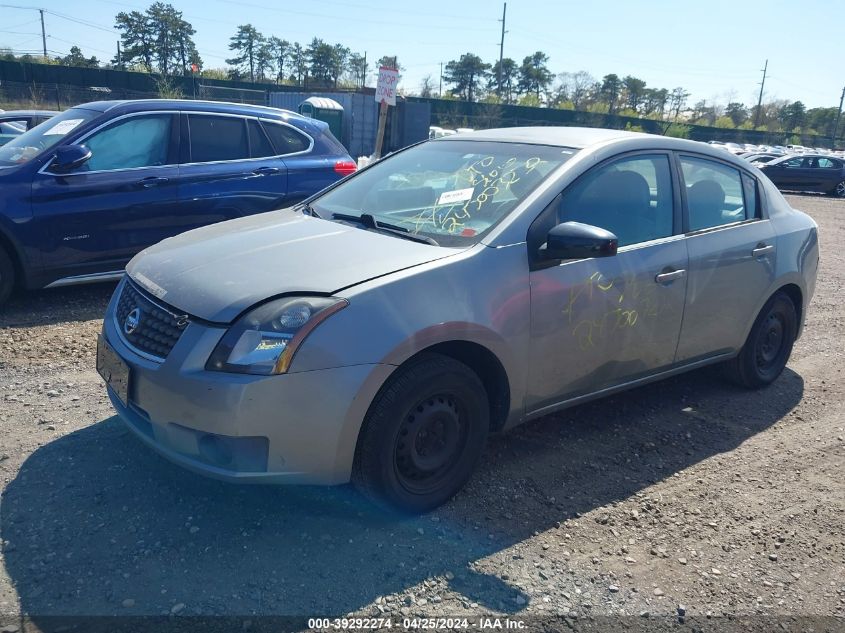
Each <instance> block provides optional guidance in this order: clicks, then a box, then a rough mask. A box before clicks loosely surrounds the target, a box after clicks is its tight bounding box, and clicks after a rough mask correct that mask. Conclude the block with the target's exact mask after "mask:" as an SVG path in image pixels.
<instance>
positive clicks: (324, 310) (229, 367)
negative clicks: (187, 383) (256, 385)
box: [205, 297, 349, 375]
mask: <svg viewBox="0 0 845 633" xmlns="http://www.w3.org/2000/svg"><path fill="white" fill-rule="evenodd" d="M347 305H349V303H348V302H347V301H346V299H338V298H337V297H285V298H283V299H277V300H276V301H271V302H269V303H265V304H264V305H262V306H259V307H257V308H255V309H254V310H251V311H250V312H248V313H247V314H245V315H244V316H243V317H241V319H240V320H239V321H238V322H237V323H235V324H234V325H233V326H232V327H230V328H229V330H228V331H227V332H226V334H224V335H223V338H222V339H220V342H219V343H218V344H217V347H215V348H214V351H213V352H212V353H211V357H210V358H209V359H208V362H207V363H206V365H205V368H206V369H208V370H211V371H228V372H234V373H238V374H259V375H269V374H283V373H285V372H286V371H287V370H288V367H290V363H291V360H293V355H294V354H296V350H297V349H298V348H299V346H300V344H301V343H302V341H303V340H304V339H305V337H306V336H308V335H309V334H310V333H311V331H312V330H313V329H314V328H315V327H317V326H318V325H319V324H320V323H322V322H323V321H324V320H325V319H326V318H328V317H329V316H331V315H332V314H334V313H335V312H337V311H338V310H342V309H343V308H345V307H346V306H347Z"/></svg>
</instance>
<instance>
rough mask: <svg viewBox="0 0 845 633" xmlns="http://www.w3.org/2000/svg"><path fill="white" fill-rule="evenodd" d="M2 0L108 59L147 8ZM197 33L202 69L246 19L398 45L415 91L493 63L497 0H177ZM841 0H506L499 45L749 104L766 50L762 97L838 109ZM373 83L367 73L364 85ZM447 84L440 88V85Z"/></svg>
mask: <svg viewBox="0 0 845 633" xmlns="http://www.w3.org/2000/svg"><path fill="white" fill-rule="evenodd" d="M37 2H38V4H35V3H33V2H29V1H27V0H8V2H7V1H6V0H0V47H8V48H12V49H14V50H16V51H19V50H20V51H29V52H33V53H38V52H39V51H40V50H41V32H40V23H39V14H38V12H37V11H35V10H32V9H24V8H11V7H10V6H9V5H14V6H15V7H34V8H44V9H46V10H48V11H52V12H55V13H58V14H61V16H62V17H60V16H57V15H54V14H51V13H47V14H46V15H45V20H46V28H47V34H48V38H47V48H48V50H51V51H54V52H55V53H58V54H66V53H67V51H68V50H69V49H70V47H71V46H72V45H74V44H76V45H78V46H79V47H80V48H81V49H82V51H83V53H84V54H85V55H86V56H91V55H96V56H97V57H98V58H99V59H100V60H101V61H105V60H108V59H110V58H111V57H113V56H114V52H115V48H116V41H117V39H118V37H119V34H118V32H117V31H115V30H114V29H113V25H114V15H115V14H116V13H117V12H119V11H129V10H132V9H140V10H143V9H145V8H146V7H147V6H149V4H150V2H143V1H139V0H125V1H123V0H37ZM171 4H173V5H174V6H175V7H176V8H177V9H178V10H180V11H182V13H183V16H184V18H185V19H186V20H188V21H189V22H191V24H193V26H194V28H195V29H196V31H197V33H196V35H195V36H194V40H195V42H196V44H197V47H198V48H199V52H200V55H201V57H202V58H203V61H204V64H205V67H206V68H215V67H225V65H226V64H225V61H224V60H225V58H226V57H229V56H231V54H230V53H229V51H228V44H229V37H231V35H232V34H233V33H234V31H235V30H236V28H237V25H239V24H245V23H252V24H253V25H255V26H256V28H257V29H258V30H259V31H260V32H262V33H263V34H264V35H267V36H269V35H275V36H277V37H280V38H282V39H286V40H289V41H291V42H293V41H298V42H300V43H302V44H303V45H304V44H307V43H308V42H310V41H311V39H312V38H313V37H319V38H321V39H323V40H325V41H326V42H329V43H332V44H334V43H341V44H343V45H345V46H348V47H349V48H351V49H352V50H353V51H356V52H359V53H364V52H366V53H367V58H368V59H370V60H373V61H375V60H376V59H378V58H379V57H381V56H382V55H396V56H398V58H399V63H400V64H401V65H402V66H403V67H404V68H405V70H404V72H403V75H402V82H401V85H400V87H404V89H405V90H406V91H409V92H414V91H418V90H419V86H420V83H421V81H422V80H423V78H424V77H425V76H426V75H431V77H432V79H433V81H434V85H435V88H436V87H437V85H438V80H439V76H440V63H441V62H443V63H444V64H445V63H446V62H448V61H450V60H453V59H458V58H459V57H460V56H461V55H462V54H463V53H467V52H472V53H475V54H477V55H479V56H480V57H481V58H482V59H484V60H485V61H487V62H489V63H493V62H495V61H496V60H498V57H499V42H500V38H501V28H502V25H501V22H500V20H501V18H502V8H503V3H502V2H501V1H498V0H497V1H487V0H462V1H461V2H455V1H454V0H426V1H425V2H414V3H408V2H401V1H400V2H397V1H395V0H394V1H388V0H351V1H346V0H319V1H318V2H308V3H304V2H299V3H295V4H294V3H292V2H285V3H281V2H273V0H245V1H241V0H236V1H234V2H233V1H229V0H173V1H172V2H171ZM843 18H845V2H843V1H842V0H834V1H833V2H830V1H829V0H801V2H796V1H795V0H791V1H790V0H786V1H785V0H766V1H765V2H759V1H757V2H751V1H748V0H745V1H742V0H709V1H708V2H706V3H691V2H680V1H678V0H605V1H604V2H589V1H587V2H585V1H583V0H582V1H579V2H574V1H572V0H558V1H547V2H543V1H541V0H509V2H508V3H507V19H506V30H507V33H506V34H505V45H504V54H505V57H511V58H513V59H515V60H517V62H521V61H522V59H523V58H524V57H525V56H527V55H530V54H531V53H533V52H534V51H537V50H541V51H543V52H544V53H546V54H547V55H548V56H549V63H548V66H549V69H550V70H551V71H552V72H554V73H555V74H557V73H560V72H564V71H567V72H575V71H579V70H586V71H587V72H589V73H590V74H591V75H593V76H594V77H596V78H601V77H602V76H604V75H606V74H608V73H616V74H617V75H619V76H620V77H624V76H625V75H629V74H630V75H634V76H637V77H639V78H641V79H644V80H645V81H646V84H647V85H648V86H649V87H653V88H667V89H669V90H671V89H672V88H674V87H676V86H682V87H684V88H685V89H686V90H687V91H689V92H690V93H691V96H690V98H689V101H688V103H689V104H690V105H691V104H693V103H695V102H697V101H699V100H702V99H704V100H706V101H707V102H708V103H710V102H713V101H715V102H718V103H722V104H725V103H727V102H728V101H732V100H735V101H741V102H743V103H745V104H746V105H752V104H754V103H756V100H757V96H758V92H759V90H760V80H761V79H762V69H763V65H764V63H765V61H766V59H768V73H767V77H766V85H765V93H764V100H772V99H789V100H791V101H794V100H800V101H802V102H804V104H805V105H806V106H807V107H808V108H811V107H835V106H837V105H838V104H839V98H840V96H841V94H842V89H843V86H845V71H843V70H842V68H843V65H842V59H843V55H845V48H843V45H842V42H843V36H842V31H841V29H842V24H843V23H845V20H843ZM373 81H374V80H373V79H372V78H371V79H370V82H373ZM444 89H446V86H444Z"/></svg>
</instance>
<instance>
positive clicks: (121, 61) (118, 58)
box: [117, 40, 123, 68]
mask: <svg viewBox="0 0 845 633" xmlns="http://www.w3.org/2000/svg"><path fill="white" fill-rule="evenodd" d="M117 67H118V68H123V59H122V58H121V57H120V40H117Z"/></svg>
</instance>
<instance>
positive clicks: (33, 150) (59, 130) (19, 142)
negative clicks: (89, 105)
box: [0, 108, 102, 167]
mask: <svg viewBox="0 0 845 633" xmlns="http://www.w3.org/2000/svg"><path fill="white" fill-rule="evenodd" d="M100 114H102V113H101V112H95V111H92V110H82V109H81V108H71V109H70V110H65V111H64V112H62V113H61V114H57V115H56V116H54V117H53V118H52V119H50V120H48V121H44V123H41V124H40V125H36V126H35V127H34V128H32V129H31V130H29V131H27V132H24V133H23V134H21V135H20V136H16V137H15V138H13V139H12V140H11V141H9V142H8V143H6V144H5V145H3V146H2V147H0V167H12V166H15V165H22V164H24V163H26V162H28V161H30V160H32V159H33V158H35V157H36V156H38V155H39V154H41V152H43V151H44V150H47V149H50V148H51V147H53V146H54V145H56V144H57V143H58V142H59V141H61V140H62V139H63V138H64V137H65V136H67V135H68V134H69V133H70V132H72V131H73V130H75V129H76V128H78V127H79V126H80V125H84V124H85V123H88V121H90V120H91V119H94V118H96V117H97V116H99V115H100Z"/></svg>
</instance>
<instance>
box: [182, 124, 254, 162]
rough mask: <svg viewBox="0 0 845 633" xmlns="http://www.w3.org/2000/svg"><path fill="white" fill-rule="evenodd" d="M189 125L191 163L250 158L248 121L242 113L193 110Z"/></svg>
mask: <svg viewBox="0 0 845 633" xmlns="http://www.w3.org/2000/svg"><path fill="white" fill-rule="evenodd" d="M188 126H189V128H190V130H191V162H192V163H211V162H216V161H221V160H243V159H246V158H249V141H248V140H247V135H246V124H245V121H244V119H242V118H241V117H227V116H213V115H206V114H190V115H188Z"/></svg>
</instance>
